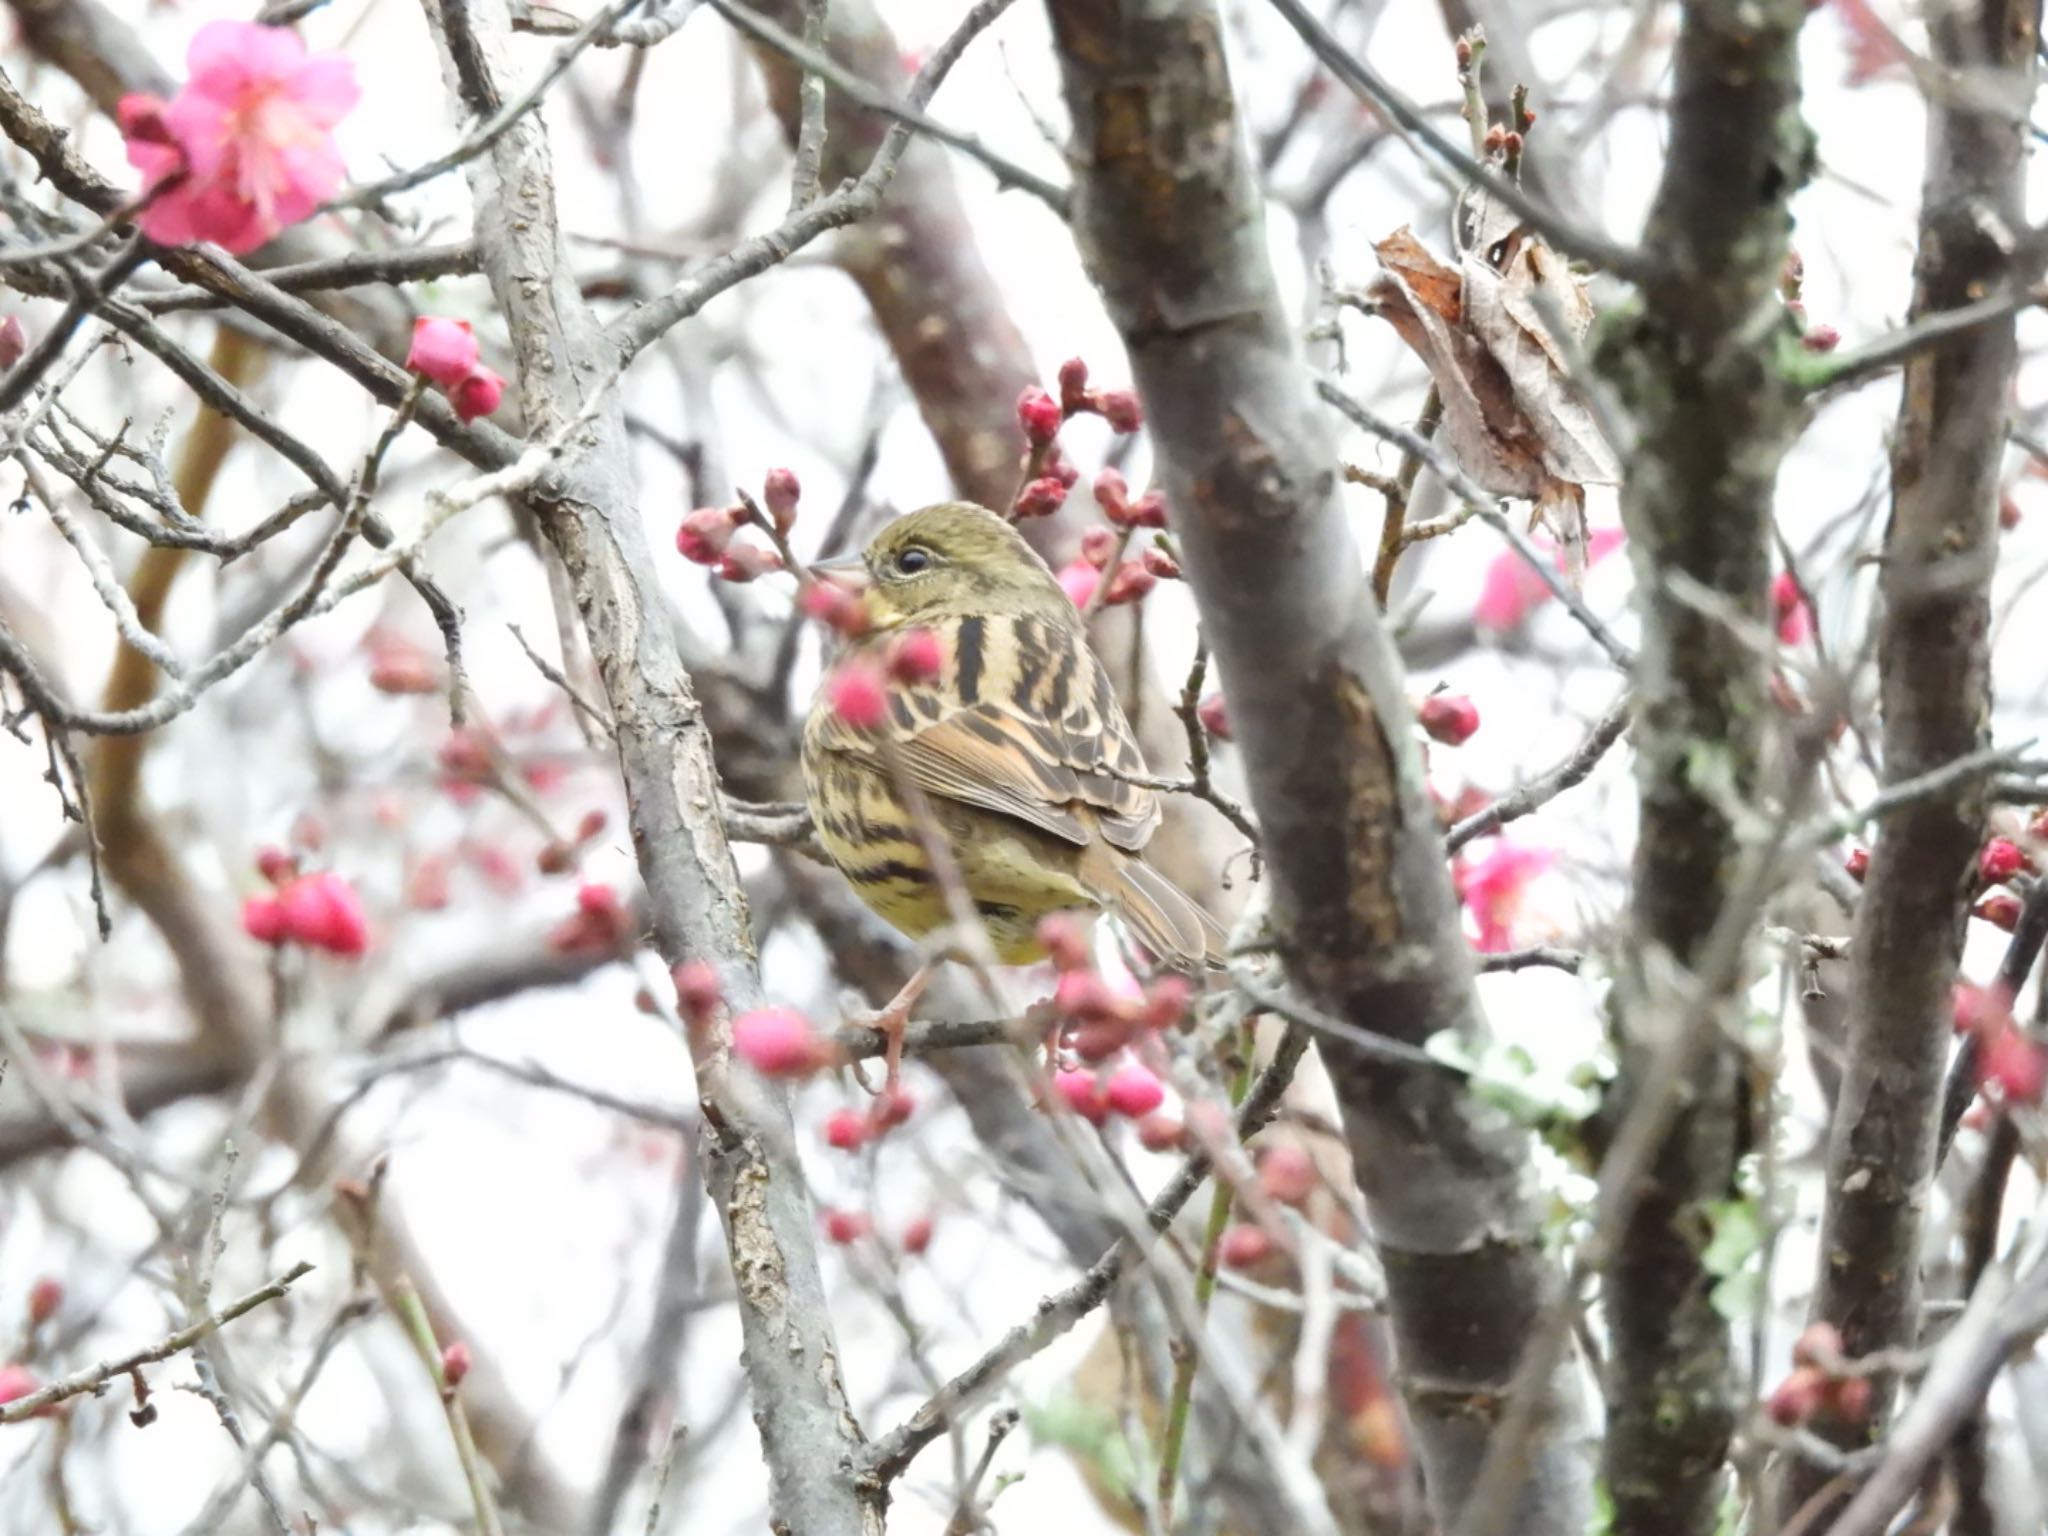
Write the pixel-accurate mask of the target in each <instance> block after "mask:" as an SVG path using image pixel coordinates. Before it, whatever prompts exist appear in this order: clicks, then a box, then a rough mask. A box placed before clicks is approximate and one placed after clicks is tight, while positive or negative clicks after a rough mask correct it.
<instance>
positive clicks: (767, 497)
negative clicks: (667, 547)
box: [676, 469, 803, 583]
mask: <svg viewBox="0 0 2048 1536" xmlns="http://www.w3.org/2000/svg"><path fill="white" fill-rule="evenodd" d="M802 489H803V488H802V487H801V486H800V485H799V484H798V483H797V478H796V471H795V470H792V469H771V470H769V471H768V474H767V477H766V478H765V479H764V480H763V481H762V482H761V500H760V502H759V504H758V505H756V504H755V503H753V502H750V501H748V500H747V499H746V497H745V494H744V493H742V495H741V499H740V501H739V502H738V503H737V504H736V505H733V506H729V507H699V508H697V509H696V510H695V511H694V512H689V513H686V514H685V515H684V517H683V520H682V522H681V523H680V524H678V525H677V527H676V553H677V554H679V555H681V556H682V557H683V558H684V559H685V560H688V561H689V562H690V563H691V564H693V565H706V566H709V567H711V569H712V570H714V571H716V572H717V573H718V575H719V577H720V579H721V580H724V581H733V582H742V583H744V582H749V581H753V580H755V579H757V578H759V577H762V576H766V575H767V574H768V573H769V572H771V571H779V570H782V569H784V564H783V559H782V555H781V554H780V553H779V552H778V551H776V550H774V549H771V548H769V547H768V546H767V545H765V544H755V543H752V542H740V541H738V540H736V539H735V537H734V535H736V534H737V533H738V532H739V531H740V530H741V529H742V528H744V527H746V526H747V525H748V524H749V523H755V524H757V525H758V526H761V527H763V528H764V530H765V529H770V528H772V529H773V531H774V533H775V536H776V537H777V538H787V537H788V535H789V530H790V529H791V528H793V527H795V526H796V513H797V498H798V497H799V496H800V495H801V494H802Z"/></svg>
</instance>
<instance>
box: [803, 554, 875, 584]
mask: <svg viewBox="0 0 2048 1536" xmlns="http://www.w3.org/2000/svg"><path fill="white" fill-rule="evenodd" d="M810 569H811V574H812V575H813V576H816V577H818V578H819V579H820V580H823V581H829V582H831V583H832V584H833V585H834V586H836V587H844V588H845V589H846V590H847V591H849V592H865V591H867V589H868V588H869V587H870V586H872V585H873V583H872V582H870V581H869V580H868V568H867V565H866V563H865V562H864V561H863V560H862V559H861V557H860V555H859V554H858V553H855V554H851V555H839V556H836V557H835V558H833V559H830V560H814V561H812V562H811V567H810Z"/></svg>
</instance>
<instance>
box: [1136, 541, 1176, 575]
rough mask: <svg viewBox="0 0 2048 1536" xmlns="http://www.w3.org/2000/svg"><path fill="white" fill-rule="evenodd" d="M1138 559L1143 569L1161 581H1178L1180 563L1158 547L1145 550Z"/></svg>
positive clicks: (1154, 546)
mask: <svg viewBox="0 0 2048 1536" xmlns="http://www.w3.org/2000/svg"><path fill="white" fill-rule="evenodd" d="M1139 558H1140V559H1141V560H1143V561H1144V563H1145V569H1146V570H1148V571H1150V572H1151V573H1152V574H1153V575H1154V576H1156V577H1158V578H1159V579H1160V580H1161V581H1179V580H1180V562H1179V561H1178V560H1176V559H1174V558H1173V556H1171V555H1169V554H1168V553H1167V552H1166V551H1165V550H1163V549H1161V548H1160V547H1159V546H1158V545H1156V544H1155V545H1153V546H1152V547H1151V548H1150V549H1147V550H1146V551H1145V553H1144V554H1143V555H1141V556H1140V557H1139Z"/></svg>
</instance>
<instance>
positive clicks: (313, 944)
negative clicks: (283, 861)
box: [278, 870, 370, 958]
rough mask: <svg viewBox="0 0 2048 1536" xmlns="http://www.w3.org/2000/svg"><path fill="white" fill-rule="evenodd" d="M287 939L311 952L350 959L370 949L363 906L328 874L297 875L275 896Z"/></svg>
mask: <svg viewBox="0 0 2048 1536" xmlns="http://www.w3.org/2000/svg"><path fill="white" fill-rule="evenodd" d="M278 904H279V905H280V906H281V907H282V908H283V909H284V927H285V934H286V936H287V937H288V938H291V939H293V940H295V941H296V942H298V943H300V944H304V945H306V946H308V947H309V948H312V949H324V950H326V951H327V952H328V953H329V954H334V955H341V956H344V957H348V958H353V957H355V956H357V955H360V954H362V953H363V952H364V951H365V950H367V949H368V948H369V947H370V928H369V924H368V922H367V921H366V920H365V919H364V917H363V904H362V901H361V899H360V898H359V897H358V896H357V895H356V892H355V887H353V886H351V885H350V884H349V883H348V882H347V881H346V880H344V879H342V877H341V876H340V875H337V874H335V873H334V872H333V871H332V870H321V871H319V872H317V873H315V874H310V875H301V876H300V877H299V878H298V879H296V880H294V881H292V882H291V883H290V884H289V885H287V886H285V887H284V888H283V889H282V890H280V891H279V892H278Z"/></svg>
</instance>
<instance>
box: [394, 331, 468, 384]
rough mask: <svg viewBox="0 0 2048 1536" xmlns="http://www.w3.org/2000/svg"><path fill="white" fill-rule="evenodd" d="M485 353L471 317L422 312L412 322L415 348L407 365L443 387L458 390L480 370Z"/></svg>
mask: <svg viewBox="0 0 2048 1536" xmlns="http://www.w3.org/2000/svg"><path fill="white" fill-rule="evenodd" d="M481 356H482V354H481V353H480V352H479V351H478V348H477V344H476V332H475V331H473V330H471V329H470V326H469V322H468V321H467V320H450V319H447V318H445V317H444V316H441V315H421V316H420V317H419V318H418V319H417V320H415V321H413V323H412V347H411V348H410V350H408V351H407V352H406V354H405V366H406V367H408V368H410V369H411V370H412V371H413V372H414V373H419V374H424V375H426V377H428V378H429V379H431V380H433V381H434V382H435V383H436V384H438V385H440V386H441V387H442V388H443V389H454V388H455V387H456V386H457V385H458V384H460V383H461V382H462V381H463V380H464V379H466V378H468V377H469V375H470V374H471V373H473V372H475V370H476V366H477V363H478V362H479V361H480V360H481Z"/></svg>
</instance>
